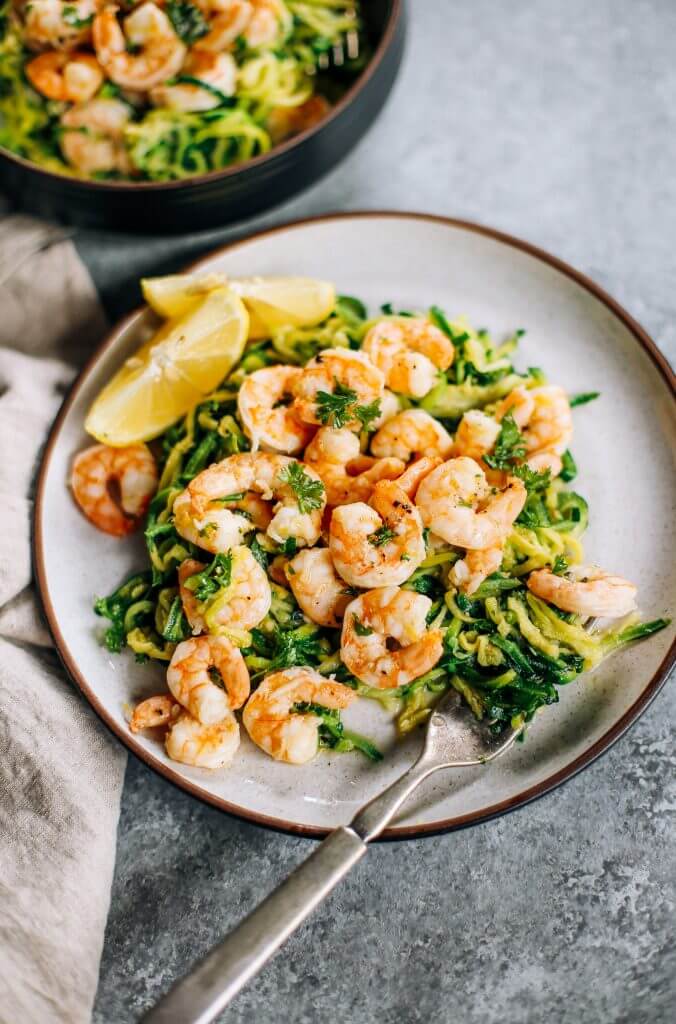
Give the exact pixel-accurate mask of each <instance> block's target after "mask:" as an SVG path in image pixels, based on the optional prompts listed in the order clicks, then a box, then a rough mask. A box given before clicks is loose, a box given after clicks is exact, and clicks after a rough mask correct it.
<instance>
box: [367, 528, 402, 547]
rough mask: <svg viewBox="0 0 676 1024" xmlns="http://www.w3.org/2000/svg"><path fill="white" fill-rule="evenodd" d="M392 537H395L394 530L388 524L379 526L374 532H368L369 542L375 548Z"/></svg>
mask: <svg viewBox="0 0 676 1024" xmlns="http://www.w3.org/2000/svg"><path fill="white" fill-rule="evenodd" d="M394 537H396V534H395V532H394V530H392V529H391V528H390V527H389V526H381V527H380V529H379V530H376V531H375V533H370V534H369V544H373V546H374V547H375V548H381V547H382V546H383V544H387V542H388V541H390V540H392V539H393V538H394Z"/></svg>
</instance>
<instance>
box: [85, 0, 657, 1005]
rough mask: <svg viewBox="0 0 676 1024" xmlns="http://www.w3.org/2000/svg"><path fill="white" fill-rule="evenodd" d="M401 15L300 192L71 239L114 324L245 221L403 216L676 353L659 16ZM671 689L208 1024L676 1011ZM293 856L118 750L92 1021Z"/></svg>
mask: <svg viewBox="0 0 676 1024" xmlns="http://www.w3.org/2000/svg"><path fill="white" fill-rule="evenodd" d="M410 8H411V14H412V17H411V32H410V39H409V47H408V53H407V57H406V61H405V66H404V69H403V73H402V75H401V77H400V79H399V82H398V84H397V86H396V89H395V92H394V94H393V96H392V98H391V101H390V103H389V105H388V107H387V109H386V111H385V113H384V114H383V116H382V117H381V118H380V120H379V122H378V124H377V125H376V127H375V129H374V130H373V131H372V132H371V134H370V135H369V137H368V139H367V140H366V141H365V142H363V143H362V144H361V145H360V146H359V147H358V148H357V150H356V151H354V152H353V153H352V155H351V156H350V157H349V158H348V159H347V160H346V161H345V162H344V163H342V164H341V165H340V167H338V168H337V169H336V170H335V171H334V172H333V173H332V174H331V175H329V176H328V177H327V178H326V179H325V180H324V181H323V182H321V183H320V184H319V185H317V186H316V187H314V188H313V189H311V190H310V191H309V192H307V193H305V194H304V195H303V196H302V197H301V198H299V199H297V200H295V201H293V202H291V203H287V204H286V205H285V206H284V207H282V208H279V209H277V210H275V211H274V212H273V213H272V214H270V215H268V216H266V217H264V218H258V219H257V220H256V221H255V222H254V224H253V225H247V226H246V228H242V226H241V225H240V226H239V228H238V229H236V230H235V231H232V230H230V231H215V232H212V233H208V234H201V235H200V236H196V237H192V238H185V237H183V238H181V239H170V240H167V239H159V238H145V239H138V238H131V237H120V236H113V235H102V234H96V233H79V234H78V235H77V243H78V245H79V248H80V251H81V252H82V254H83V255H84V257H85V259H86V260H87V262H88V264H89V266H90V267H91V269H92V272H93V274H94V277H95V279H96V281H97V284H98V285H99V287H100V288H101V290H102V293H103V295H104V297H105V299H106V302H107V304H108V308H109V310H110V312H111V313H112V314H114V315H117V314H118V313H121V312H123V311H125V310H126V309H128V308H130V307H131V306H133V305H134V304H135V302H136V301H137V292H136V290H135V289H136V283H135V282H136V279H137V277H138V275H139V274H140V273H147V272H149V271H151V270H155V269H158V268H162V267H170V266H180V264H181V262H183V261H185V259H187V258H189V257H193V256H196V255H198V254H199V253H201V252H203V251H205V250H207V249H208V248H210V247H212V246H213V245H215V244H217V243H219V242H222V241H223V240H225V239H227V238H229V237H232V236H233V235H235V234H241V233H243V232H244V231H245V230H246V229H248V228H250V227H252V226H261V225H263V224H269V223H276V222H281V221H283V220H288V219H291V218H294V217H298V216H304V215H307V214H312V213H317V212H322V211H326V210H332V209H350V208H358V207H373V208H375V207H392V208H402V209H403V208H417V209H421V210H428V211H432V212H440V213H445V214H451V215H456V216H459V217H465V218H470V219H476V220H479V221H483V222H484V223H487V224H492V225H494V226H496V227H499V228H502V229H504V230H506V231H511V232H513V233H515V234H518V235H521V236H523V237H524V238H527V239H530V240H531V241H533V242H535V243H537V244H539V245H541V246H543V247H544V248H546V249H549V250H551V251H553V252H555V253H557V254H558V255H560V256H562V257H563V258H564V259H567V260H569V261H570V262H571V263H573V264H574V265H575V266H577V267H579V268H580V269H581V270H583V271H586V272H587V273H589V274H590V275H591V276H592V277H594V278H595V279H596V280H597V281H599V282H600V283H601V284H602V285H604V286H605V287H606V288H608V289H609V290H610V291H611V293H613V294H614V295H616V296H617V298H618V299H619V300H620V301H621V302H622V303H623V304H624V305H625V306H626V307H627V308H628V309H629V310H630V311H631V312H632V313H633V314H634V315H635V316H636V317H637V318H638V319H639V320H640V321H641V322H643V323H644V324H645V326H646V327H647V329H648V330H649V331H650V332H651V333H652V335H653V337H654V338H656V340H657V341H658V342H659V344H660V345H661V346H662V347H663V348H664V349H666V350H668V351H669V352H670V353H671V354H672V356H673V355H674V354H676V330H675V328H674V313H675V312H676V297H675V293H674V282H675V280H676V252H675V241H676V175H675V173H674V167H675V165H676V103H675V102H674V101H675V98H676V61H674V59H673V58H674V39H675V38H676V5H674V4H673V2H672V0H632V2H629V0H595V2H594V3H589V2H588V0H567V2H566V3H561V2H560V0H530V2H527V0H512V2H510V3H496V2H495V0H411V2H410ZM671 694H673V689H671V692H670V690H669V688H667V689H666V690H664V691H663V692H662V694H661V695H660V696H659V697H658V699H657V700H656V701H655V703H654V704H653V706H652V707H651V708H650V710H649V711H648V712H647V714H646V715H645V716H644V717H643V719H642V720H641V721H640V723H639V724H638V725H637V726H636V727H635V728H634V729H632V730H631V732H630V734H629V735H628V736H626V737H625V738H624V739H623V740H621V741H620V742H619V743H618V744H617V745H616V746H615V748H614V749H613V750H612V751H611V752H610V753H609V754H608V755H607V756H606V757H604V758H603V759H602V760H601V761H599V762H598V763H596V764H595V765H593V766H592V767H591V768H589V769H588V770H587V771H586V772H584V773H583V774H582V775H580V776H578V777H577V778H576V779H574V780H573V781H572V782H570V783H568V784H567V785H566V786H565V787H564V788H562V789H560V790H558V791H557V792H556V793H553V794H550V795H549V796H547V797H545V798H544V799H543V800H541V801H540V802H538V803H536V804H533V805H531V806H529V807H527V808H525V809H523V810H521V811H519V812H518V813H516V814H513V815H511V816H509V817H506V818H502V819H500V820H498V821H494V822H491V823H489V824H486V825H482V826H480V827H478V828H474V829H471V830H468V831H464V832H460V833H456V834H453V835H447V836H441V837H437V838H433V839H428V840H423V841H420V842H413V843H407V844H392V845H386V846H379V847H375V848H374V849H372V850H371V851H370V853H369V855H368V857H367V858H366V860H365V862H363V863H362V864H361V865H360V866H359V867H358V868H357V870H355V872H354V873H353V874H352V875H351V876H350V878H349V879H348V880H347V881H346V882H345V883H344V884H343V886H342V887H341V888H340V889H339V891H338V892H337V893H336V894H334V896H333V897H332V898H331V899H330V900H329V901H328V902H327V903H326V905H325V906H324V907H323V908H322V910H321V912H320V913H319V914H317V915H316V917H315V918H314V919H313V920H312V921H311V922H310V924H309V925H307V926H306V927H304V928H303V929H302V930H301V931H300V932H299V933H298V934H297V935H296V936H295V938H294V939H293V940H292V941H291V942H290V943H289V944H288V946H287V947H286V949H285V950H284V952H283V953H282V954H281V955H280V956H278V958H277V959H276V960H275V961H274V962H273V964H272V965H271V966H270V967H269V968H268V969H267V970H266V971H265V972H264V973H263V974H262V975H261V976H260V977H259V978H258V979H257V980H256V981H255V982H254V983H253V984H252V985H251V986H250V987H249V988H248V989H247V990H246V991H245V992H244V993H243V994H242V995H241V996H240V997H239V998H238V1000H237V1001H236V1002H235V1003H234V1004H233V1006H232V1007H231V1008H230V1010H229V1011H228V1012H227V1013H226V1014H225V1015H224V1017H223V1020H224V1021H227V1022H229V1024H236V1022H239V1024H243V1022H250V1021H253V1020H255V1021H256V1022H257V1024H273V1022H275V1024H277V1022H280V1021H284V1022H285V1024H286V1022H288V1024H310V1022H316V1021H319V1020H320V1019H323V1018H325V1017H328V1018H329V1019H331V1020H332V1021H333V1022H334V1024H367V1022H369V1024H370V1022H372V1021H373V1022H376V1021H377V1022H378V1024H395V1022H397V1024H400V1022H405V1024H408V1022H418V1021H420V1022H422V1021H425V1022H426V1021H429V1020H432V1019H435V1020H438V1021H441V1022H447V1021H448V1022H449V1024H450V1022H451V1021H463V1022H464V1024H479V1022H481V1024H498V1022H500V1024H501V1022H502V1021H504V1020H509V1021H510V1022H511V1024H531V1022H533V1024H534V1022H540V1021H543V1020H546V1019H550V1020H553V1021H555V1022H556V1024H608V1022H613V1024H644V1022H645V1024H661V1022H666V1021H667V1020H673V1007H674V1001H675V999H676V981H675V979H676V953H675V952H674V934H673V921H674V916H673V914H674V877H675V874H676V871H675V868H676V863H675V853H674V851H675V849H676V843H675V841H674V840H675V839H676V836H675V835H674V818H673V810H674V806H675V805H676V794H675V790H674V772H673V769H674V755H673V728H674V724H675V716H674V710H673V705H672V703H671V699H670V698H671ZM309 849H310V845H309V843H308V842H306V841H304V840H301V839H292V838H288V837H285V836H281V835H276V834H274V833H271V832H265V831H262V830H261V829H258V828H255V827H254V826H250V825H246V824H242V823H240V822H237V821H234V820H231V819H229V818H227V817H226V816H225V815H222V814H219V813H217V812H216V811H213V810H210V809H209V808H206V807H203V806H201V805H200V804H199V803H197V802H196V801H194V800H192V799H190V798H189V797H187V796H186V795H184V794H183V793H181V792H179V791H178V790H175V789H173V788H172V787H171V786H170V785H169V784H168V783H166V782H164V781H162V780H161V779H159V778H158V777H156V776H155V775H153V774H151V772H150V771H148V770H147V769H146V768H145V767H143V766H142V765H141V764H139V763H138V762H137V761H136V760H134V759H133V758H132V759H130V761H129V768H128V773H127V784H126V788H125V793H124V799H123V809H122V819H121V823H120V832H119V847H118V861H117V869H116V875H115V885H114V889H113V895H112V906H111V913H110V920H109V924H108V932H107V939H106V946H105V951H104V957H103V963H102V968H101V984H100V991H99V996H98V1001H97V1006H96V1012H95V1021H96V1024H104V1022H105V1024H111V1022H115V1024H126V1022H130V1021H134V1020H136V1019H137V1018H138V1017H139V1015H140V1013H141V1012H142V1011H143V1010H144V1009H145V1008H146V1007H148V1006H149V1005H150V1004H151V1003H152V1002H153V1001H154V1000H155V998H156V997H157V996H158V995H159V994H160V993H161V992H162V991H164V990H165V989H166V988H167V986H168V985H169V983H170V982H171V981H172V980H173V979H174V978H175V977H177V976H178V975H180V974H182V973H183V972H184V971H185V970H186V968H188V967H189V966H190V964H192V963H193V962H194V961H195V960H196V958H197V957H199V956H200V955H201V954H202V953H203V952H205V951H206V950H207V949H208V948H209V947H210V946H211V944H212V943H213V942H214V941H215V940H216V939H218V938H219V937H220V936H221V935H222V934H223V933H224V932H225V931H227V930H228V929H229V928H230V927H231V926H232V925H233V924H235V922H237V921H238V920H239V919H240V918H241V917H242V916H243V915H244V914H245V912H246V911H247V910H248V909H249V908H250V907H251V905H252V904H253V903H255V902H257V901H258V900H259V899H260V898H261V897H262V896H263V895H265V894H266V893H267V892H268V891H269V890H270V889H272V888H273V886H275V885H276V884H277V883H278V882H279V881H281V880H282V879H283V878H284V877H285V876H286V875H287V874H288V872H289V871H290V870H291V869H292V868H293V867H294V865H295V864H297V863H298V862H299V861H300V860H301V859H303V858H304V857H305V856H306V855H307V853H308V851H309ZM669 1005H671V1007H672V1009H671V1011H669V1009H668V1007H669Z"/></svg>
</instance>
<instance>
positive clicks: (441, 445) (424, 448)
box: [371, 409, 453, 462]
mask: <svg viewBox="0 0 676 1024" xmlns="http://www.w3.org/2000/svg"><path fill="white" fill-rule="evenodd" d="M452 445H453V439H452V437H451V435H450V434H449V433H448V431H447V430H446V429H445V428H444V427H443V426H442V425H441V423H439V421H438V420H435V419H434V417H433V416H430V414H429V413H427V412H425V411H424V410H423V409H405V410H404V412H400V413H398V414H397V415H396V416H393V417H392V419H390V420H388V421H387V423H385V424H384V426H382V427H381V428H380V429H379V430H378V431H377V433H376V434H374V435H373V437H372V439H371V451H372V452H373V454H374V455H378V456H380V457H384V456H386V455H393V456H396V457H397V458H399V459H403V460H404V462H408V460H409V459H410V458H411V456H412V455H430V456H440V457H441V458H442V459H447V458H448V456H449V455H450V452H451V447H452Z"/></svg>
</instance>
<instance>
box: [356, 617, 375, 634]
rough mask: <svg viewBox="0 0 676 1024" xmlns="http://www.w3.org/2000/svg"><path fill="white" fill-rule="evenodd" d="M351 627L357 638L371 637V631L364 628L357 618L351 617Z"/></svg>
mask: <svg viewBox="0 0 676 1024" xmlns="http://www.w3.org/2000/svg"><path fill="white" fill-rule="evenodd" d="M352 625H353V627H354V631H355V633H356V634H357V636H373V630H372V629H371V627H370V626H365V625H364V623H363V622H362V621H361V619H360V618H358V616H356V615H353V616H352Z"/></svg>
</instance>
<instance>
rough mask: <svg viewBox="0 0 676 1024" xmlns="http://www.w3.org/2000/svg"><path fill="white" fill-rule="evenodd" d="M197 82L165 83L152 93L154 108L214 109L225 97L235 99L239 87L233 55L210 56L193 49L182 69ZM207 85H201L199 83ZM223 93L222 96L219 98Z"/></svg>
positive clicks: (213, 54) (210, 54) (205, 52)
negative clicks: (237, 86)
mask: <svg viewBox="0 0 676 1024" xmlns="http://www.w3.org/2000/svg"><path fill="white" fill-rule="evenodd" d="M181 74H182V75H187V76H189V77H190V78H192V79H196V81H192V82H182V81H179V82H173V83H172V82H162V83H161V84H160V85H156V86H155V87H154V88H153V89H151V90H150V102H151V103H152V104H153V106H155V107H168V108H169V110H185V111H202V110H212V109H213V108H214V107H218V106H220V105H221V103H222V102H223V100H222V97H223V96H233V95H234V93H235V87H236V84H237V65H236V63H235V59H234V57H233V56H232V54H230V53H208V52H207V51H206V50H197V49H193V50H191V52H190V53H189V54H188V57H187V59H186V62H185V64H184V65H183V68H182V69H181ZM202 82H203V83H204V85H201V84H200V83H202ZM219 93H220V95H219Z"/></svg>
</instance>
